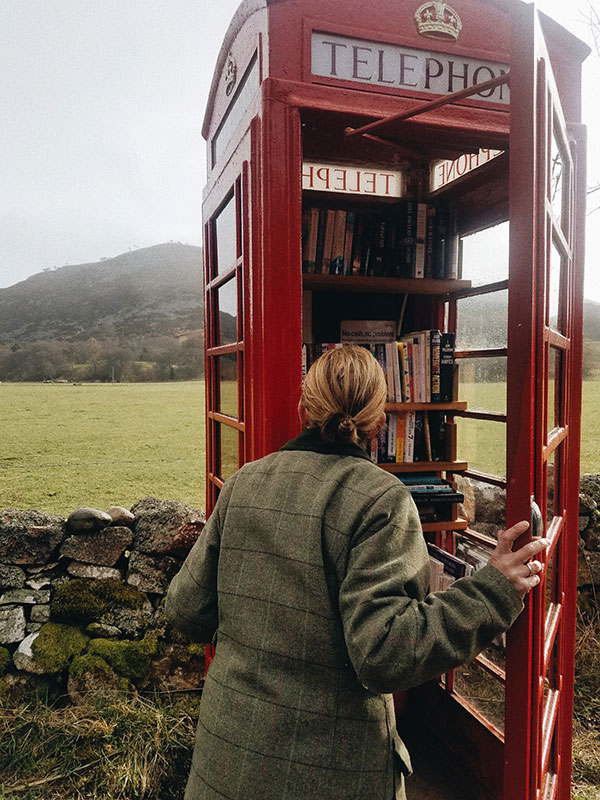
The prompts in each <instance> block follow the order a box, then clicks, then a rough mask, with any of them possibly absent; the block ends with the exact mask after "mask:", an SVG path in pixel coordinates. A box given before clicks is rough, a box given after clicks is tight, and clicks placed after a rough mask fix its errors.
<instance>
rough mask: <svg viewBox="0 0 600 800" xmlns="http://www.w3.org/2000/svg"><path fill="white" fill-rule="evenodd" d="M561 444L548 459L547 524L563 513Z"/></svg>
mask: <svg viewBox="0 0 600 800" xmlns="http://www.w3.org/2000/svg"><path fill="white" fill-rule="evenodd" d="M562 447H563V445H562V442H561V444H559V445H558V447H557V448H556V450H554V452H552V453H550V456H549V458H548V522H550V520H551V519H552V517H559V516H561V514H562V513H563V509H562V498H561V496H560V458H561V454H562Z"/></svg>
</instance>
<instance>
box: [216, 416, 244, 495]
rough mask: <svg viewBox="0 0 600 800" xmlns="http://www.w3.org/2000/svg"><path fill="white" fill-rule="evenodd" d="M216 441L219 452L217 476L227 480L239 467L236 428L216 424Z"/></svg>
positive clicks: (238, 438) (238, 436)
mask: <svg viewBox="0 0 600 800" xmlns="http://www.w3.org/2000/svg"><path fill="white" fill-rule="evenodd" d="M215 427H216V429H217V431H216V432H217V442H218V446H219V452H220V459H219V462H220V465H219V470H218V472H219V478H221V479H222V480H224V481H225V480H227V478H230V477H231V476H232V475H233V473H234V472H237V470H238V469H239V440H240V434H239V432H238V430H237V428H230V427H229V425H222V424H221V423H217V424H216V426H215Z"/></svg>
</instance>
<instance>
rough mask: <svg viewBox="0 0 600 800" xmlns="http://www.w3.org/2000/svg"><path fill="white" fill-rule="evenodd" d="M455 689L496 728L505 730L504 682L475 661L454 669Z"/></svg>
mask: <svg viewBox="0 0 600 800" xmlns="http://www.w3.org/2000/svg"><path fill="white" fill-rule="evenodd" d="M486 655H487V653H486ZM454 690H455V691H456V693H457V694H459V695H462V697H464V698H465V699H466V700H467V701H468V702H469V703H470V704H471V705H472V706H473V707H474V708H476V709H477V710H478V711H479V712H480V713H481V714H483V716H484V717H486V719H488V720H489V721H490V722H491V723H492V724H493V725H495V726H496V728H498V729H499V730H501V731H503V730H504V684H503V683H502V682H501V681H500V680H498V679H497V678H495V677H494V676H493V675H490V674H489V673H488V672H486V671H485V670H484V669H482V668H481V667H480V666H479V665H478V664H477V663H476V662H474V661H473V662H471V663H470V664H465V665H463V666H462V667H459V668H458V669H456V670H455V671H454Z"/></svg>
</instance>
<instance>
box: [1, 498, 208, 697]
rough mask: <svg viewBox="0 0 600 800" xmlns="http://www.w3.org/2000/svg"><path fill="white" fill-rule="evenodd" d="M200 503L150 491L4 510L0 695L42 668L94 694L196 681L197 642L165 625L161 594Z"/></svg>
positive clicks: (77, 693) (51, 679)
mask: <svg viewBox="0 0 600 800" xmlns="http://www.w3.org/2000/svg"><path fill="white" fill-rule="evenodd" d="M204 523H205V515H204V512H203V511H201V510H199V509H194V508H191V507H189V506H187V505H185V504H184V503H180V502H177V501H161V500H157V499H156V498H153V497H147V498H145V499H144V500H141V501H140V502H139V503H136V505H134V506H133V507H132V508H131V510H128V509H125V508H122V507H119V506H113V507H112V508H109V509H107V510H106V511H101V510H99V509H92V508H81V509H77V510H76V511H74V512H73V513H72V514H71V515H70V516H69V517H68V518H67V519H63V518H61V517H58V516H55V515H51V514H44V513H42V512H39V511H20V510H15V509H8V510H6V511H3V512H0V675H1V676H2V677H0V702H2V701H11V700H14V699H15V697H18V695H19V692H22V691H24V690H25V688H27V686H29V687H30V684H31V679H32V676H35V677H36V678H39V677H40V676H43V677H44V679H45V680H46V681H47V684H48V685H50V686H52V687H53V689H54V690H55V691H56V692H58V693H61V692H65V691H67V692H68V693H69V694H70V696H71V699H73V700H74V701H75V702H79V701H80V700H81V699H82V698H83V697H85V696H87V695H88V694H89V693H90V692H98V691H100V692H103V693H105V694H106V693H107V692H108V693H111V692H117V691H118V692H122V691H132V692H134V691H137V690H138V689H147V688H150V687H153V688H158V689H163V690H169V691H173V690H175V691H177V690H183V689H186V690H187V689H194V688H200V687H201V685H202V681H203V678H204V649H203V647H202V646H201V645H195V644H192V643H190V642H187V641H186V640H185V639H183V637H181V636H180V635H179V634H178V633H177V632H176V631H174V630H172V628H171V626H170V625H169V624H168V622H167V620H166V618H165V616H164V613H163V605H164V595H165V594H166V591H167V588H168V586H169V583H170V581H171V579H172V578H173V576H174V575H175V574H176V573H177V572H178V571H179V569H180V567H181V564H182V563H183V559H184V558H185V556H186V555H187V553H188V552H189V550H190V548H191V547H192V545H193V544H194V542H195V541H196V539H197V538H198V536H199V535H200V533H201V531H202V529H203V527H204Z"/></svg>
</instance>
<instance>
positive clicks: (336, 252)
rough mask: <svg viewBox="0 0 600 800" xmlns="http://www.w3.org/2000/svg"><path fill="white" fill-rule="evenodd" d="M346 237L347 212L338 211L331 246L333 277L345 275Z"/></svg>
mask: <svg viewBox="0 0 600 800" xmlns="http://www.w3.org/2000/svg"><path fill="white" fill-rule="evenodd" d="M345 237H346V212H345V211H343V210H341V209H337V210H336V212H335V222H334V225H333V244H332V246H331V265H330V268H329V272H330V274H331V275H343V274H344V240H345Z"/></svg>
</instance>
